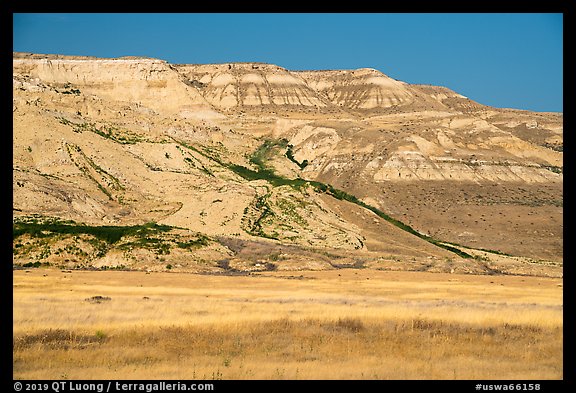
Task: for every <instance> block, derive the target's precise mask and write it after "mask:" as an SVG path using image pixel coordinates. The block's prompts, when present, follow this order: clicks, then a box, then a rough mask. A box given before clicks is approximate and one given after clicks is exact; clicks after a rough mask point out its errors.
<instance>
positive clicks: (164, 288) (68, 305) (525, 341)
mask: <svg viewBox="0 0 576 393" xmlns="http://www.w3.org/2000/svg"><path fill="white" fill-rule="evenodd" d="M13 291H14V319H13V323H14V349H13V354H14V363H13V374H14V375H13V376H14V378H25V379H36V378H42V379H61V378H70V379H88V378H96V379H99V378H114V379H138V378H142V379H160V378H161V379H172V378H173V379H561V378H562V377H563V368H562V355H563V349H562V348H563V347H562V343H563V335H562V325H563V322H562V280H561V279H557V278H543V277H518V276H516V277H514V276H474V275H458V274H443V273H423V272H384V271H375V270H370V269H341V270H331V271H321V272H311V271H306V272H262V273H258V274H252V275H250V276H216V275H194V274H178V273H152V274H146V273H144V272H122V271H103V272H90V271H73V272H70V271H60V270H50V269H31V270H29V271H21V270H19V271H14V289H13Z"/></svg>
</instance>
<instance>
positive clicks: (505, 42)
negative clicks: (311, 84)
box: [13, 13, 563, 112]
mask: <svg viewBox="0 0 576 393" xmlns="http://www.w3.org/2000/svg"><path fill="white" fill-rule="evenodd" d="M13 23H14V24H13V34H14V35H13V50H14V51H18V52H34V53H50V54H65V55H86V56H97V57H120V56H147V57H154V58H159V59H163V60H166V61H168V62H170V63H227V62H265V63H272V64H277V65H279V66H282V67H285V68H287V69H290V70H305V69H355V68H361V67H370V68H375V69H377V70H379V71H382V72H383V73H385V74H387V75H388V76H390V77H392V78H395V79H398V80H402V81H405V82H408V83H424V84H432V85H440V86H446V87H448V88H451V89H453V90H455V91H456V92H458V93H460V94H464V95H465V96H467V97H469V98H471V99H473V100H475V101H478V102H480V103H482V104H486V105H491V106H495V107H505V108H518V109H528V110H534V111H552V112H562V111H563V15H562V14H532V13H518V14H498V13H491V14H473V13H468V14H453V13H451V14H357V13H353V14H348V13H330V14H320V13H313V14H290V13H277V14H224V13H222V14H146V13H142V14H90V13H88V14H14V15H13Z"/></svg>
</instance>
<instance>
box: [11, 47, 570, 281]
mask: <svg viewBox="0 0 576 393" xmlns="http://www.w3.org/2000/svg"><path fill="white" fill-rule="evenodd" d="M13 70H14V71H13V121H14V129H13V153H14V159H13V196H14V205H13V211H14V218H15V228H17V229H18V231H16V232H17V234H18V235H17V236H16V235H15V240H14V241H15V248H14V263H15V264H26V263H31V262H40V263H51V264H56V265H62V266H68V267H76V266H111V267H114V266H128V267H130V268H139V269H142V268H145V269H160V270H162V269H165V268H166V266H168V265H170V268H178V269H183V270H189V271H211V272H219V271H231V272H234V271H251V270H263V269H301V268H315V269H325V268H335V267H341V266H365V265H370V266H372V265H374V266H381V268H386V269H390V268H395V269H428V270H434V269H436V270H454V269H456V270H458V269H460V270H461V271H468V272H486V271H489V270H490V269H492V268H494V266H492V267H490V266H488V267H487V266H486V260H485V259H486V258H487V259H488V260H490V258H493V263H495V264H499V265H498V266H500V267H499V268H500V269H503V271H506V269H512V270H513V271H517V270H518V269H520V268H521V267H522V266H524V265H522V264H523V263H525V262H526V261H532V262H533V263H532V264H531V265H525V266H524V267H525V268H526V269H528V270H530V271H531V272H533V271H537V272H538V274H544V273H543V272H542V271H541V267H542V266H544V265H542V264H541V263H540V264H538V263H536V262H537V261H536V260H539V259H545V260H548V261H551V263H552V266H556V267H557V266H559V265H558V263H559V262H561V260H562V244H561V242H562V227H561V226H562V115H561V114H536V113H531V112H524V111H513V110H502V109H495V108H489V107H485V106H482V105H480V104H477V103H473V102H472V101H470V100H468V99H466V98H464V97H462V96H460V95H458V94H456V93H454V92H451V91H450V90H448V89H445V88H439V87H431V86H419V85H409V84H406V83H403V82H399V81H395V80H393V79H392V78H389V77H387V76H385V75H384V74H381V73H379V72H378V71H376V70H372V69H361V70H356V71H325V72H324V71H310V72H308V71H299V72H291V71H289V70H286V69H283V68H281V67H278V66H274V65H268V64H259V63H242V64H220V65H171V64H168V63H166V62H164V61H161V60H155V59H141V58H121V59H95V58H79V57H66V56H55V55H30V54H18V53H15V54H14V61H13ZM330 185H331V186H330ZM332 186H334V187H332ZM462 198H465V201H464V202H463V201H462ZM370 209H372V210H370ZM375 212H376V213H378V214H375ZM480 214H482V218H483V219H484V220H478V218H480ZM484 215H488V216H487V217H489V218H490V220H491V221H490V225H494V226H495V227H497V233H494V232H490V231H489V230H488V228H492V227H491V226H490V225H488V223H485V221H486V220H485V218H484ZM530 220H531V221H530ZM479 221H481V222H479ZM508 221H509V222H508ZM529 221H530V222H529ZM151 222H155V223H157V225H161V226H163V227H162V228H165V229H166V230H165V231H160V230H159V231H156V232H154V234H153V236H152V237H150V236H148V235H146V233H147V232H146V230H144V229H141V230H140V229H138V230H137V229H133V230H132V229H129V228H141V227H140V226H142V225H150V224H147V223H151ZM82 224H83V225H84V226H82ZM515 224H516V225H515ZM50 225H56V226H50ZM102 225H106V226H108V227H118V228H120V227H121V228H128V229H126V231H127V232H122V233H125V235H122V236H121V237H120V238H117V239H116V238H114V239H115V240H114V241H109V240H110V239H109V238H106V237H104V238H101V237H98V236H97V235H94V232H93V231H94V229H93V228H98V227H100V226H102ZM407 225H409V226H407ZM487 225H488V226H487ZM526 225H530V227H529V230H528V228H526ZM78 226H80V227H81V229H82V230H81V231H80V232H78V230H77V229H72V228H73V227H78ZM32 228H36V229H32ZM50 228H51V229H50ZM42 231H44V232H42ZM134 231H135V232H134ZM464 232H466V233H465V234H464V235H462V234H463V233H464ZM42 233H43V234H44V235H40V234H42ZM150 238H151V239H156V240H150ZM103 239H104V240H103ZM106 239H108V240H106ZM195 239H196V240H195ZM198 239H200V240H198ZM202 239H204V240H202ZM442 241H449V242H451V243H457V244H460V245H464V246H468V247H472V248H474V249H477V250H478V249H491V250H498V251H500V252H503V253H509V254H513V255H514V256H515V257H510V258H509V259H508V260H507V261H506V262H505V264H507V265H506V266H507V267H506V266H504V265H502V263H503V262H501V261H500V259H501V257H502V256H501V255H499V254H489V255H488V256H485V253H484V252H483V251H482V252H481V251H474V250H470V249H469V248H462V247H459V248H453V246H451V245H448V244H447V243H442ZM79 242H80V243H79ZM73 247H75V248H73ZM71 250H75V251H74V252H72V251H71ZM458 250H462V252H460V251H458ZM82 253H84V254H82ZM328 255H330V256H328ZM465 255H477V256H479V255H481V257H482V258H485V259H482V258H480V257H478V258H462V257H463V256H465ZM519 257H522V258H524V259H517V258H519ZM514 258H516V259H514ZM526 258H531V259H530V260H529V259H526ZM391 261H396V262H397V263H396V266H395V267H394V266H391ZM430 261H432V262H430ZM522 261H524V262H522ZM534 263H536V264H534ZM378 264H380V265H378ZM392 265H394V263H392ZM487 269H488V270H487ZM534 269H536V270H534ZM552 269H555V268H552ZM550 274H552V273H550ZM554 274H556V273H554Z"/></svg>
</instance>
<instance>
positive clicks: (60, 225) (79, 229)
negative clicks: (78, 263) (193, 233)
mask: <svg viewBox="0 0 576 393" xmlns="http://www.w3.org/2000/svg"><path fill="white" fill-rule="evenodd" d="M170 229H172V227H170V226H168V225H160V224H156V223H154V222H151V223H147V224H143V225H131V226H116V225H102V226H96V225H86V224H78V223H73V222H71V221H59V220H57V219H52V220H48V221H43V222H39V221H37V220H31V221H20V222H18V221H17V222H14V223H13V225H12V236H13V239H16V238H17V237H19V236H22V235H24V234H29V235H30V236H32V237H49V236H53V235H54V234H68V235H80V234H87V235H92V236H94V237H96V238H98V239H100V240H103V241H105V242H107V243H108V244H114V243H116V242H118V241H119V240H120V239H121V238H122V237H124V236H138V237H149V236H150V235H153V234H157V233H160V232H167V231H169V230H170Z"/></svg>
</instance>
